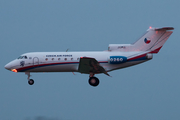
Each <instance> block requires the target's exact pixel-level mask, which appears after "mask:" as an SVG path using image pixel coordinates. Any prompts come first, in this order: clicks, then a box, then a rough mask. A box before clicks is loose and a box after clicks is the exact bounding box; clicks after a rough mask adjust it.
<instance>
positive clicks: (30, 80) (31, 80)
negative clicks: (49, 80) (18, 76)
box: [25, 72, 34, 85]
mask: <svg viewBox="0 0 180 120" xmlns="http://www.w3.org/2000/svg"><path fill="white" fill-rule="evenodd" d="M25 74H26V75H28V78H27V79H28V83H29V85H33V84H34V80H33V79H30V76H31V75H30V72H25Z"/></svg>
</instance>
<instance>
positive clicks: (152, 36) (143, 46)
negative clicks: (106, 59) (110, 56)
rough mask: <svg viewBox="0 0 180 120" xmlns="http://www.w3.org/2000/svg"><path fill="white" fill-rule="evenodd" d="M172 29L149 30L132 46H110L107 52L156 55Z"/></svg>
mask: <svg viewBox="0 0 180 120" xmlns="http://www.w3.org/2000/svg"><path fill="white" fill-rule="evenodd" d="M172 30H174V28H173V27H163V28H151V27H150V28H149V29H148V30H147V32H146V34H144V35H143V36H142V37H141V38H140V39H139V40H138V41H137V42H135V43H134V44H110V45H109V48H108V49H109V51H122V52H130V51H149V53H158V52H159V50H160V49H161V48H162V46H163V45H164V43H165V42H166V41H167V39H168V38H169V37H170V35H171V34H172V33H173V31H172Z"/></svg>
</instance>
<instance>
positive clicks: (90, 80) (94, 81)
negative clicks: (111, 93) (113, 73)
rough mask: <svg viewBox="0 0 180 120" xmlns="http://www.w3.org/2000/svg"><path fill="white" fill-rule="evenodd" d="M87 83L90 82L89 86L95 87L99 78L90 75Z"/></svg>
mask: <svg viewBox="0 0 180 120" xmlns="http://www.w3.org/2000/svg"><path fill="white" fill-rule="evenodd" d="M89 84H90V85H91V86H94V87H96V86H98V85H99V79H98V78H97V77H90V78H89Z"/></svg>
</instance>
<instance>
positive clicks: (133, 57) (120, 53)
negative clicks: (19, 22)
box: [5, 27, 174, 86]
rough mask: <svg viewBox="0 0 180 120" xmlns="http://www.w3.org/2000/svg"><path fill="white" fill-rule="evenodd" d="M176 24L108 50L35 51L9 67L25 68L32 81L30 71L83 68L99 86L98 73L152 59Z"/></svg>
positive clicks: (71, 70)
mask: <svg viewBox="0 0 180 120" xmlns="http://www.w3.org/2000/svg"><path fill="white" fill-rule="evenodd" d="M172 30H174V28H173V27H163V28H152V27H150V28H149V29H148V30H147V32H146V33H145V34H144V35H143V36H142V37H141V38H140V39H139V40H138V41H136V42H135V43H134V44H110V45H109V47H108V50H107V51H94V52H31V53H25V54H23V55H21V56H20V57H18V58H17V59H15V60H13V61H11V62H10V63H8V64H7V65H5V68H6V69H8V70H10V71H13V72H25V74H27V75H28V83H29V84H30V85H33V84H34V80H33V79H30V72H80V73H84V74H89V84H90V85H91V86H97V85H98V84H99V79H98V78H97V77H95V76H94V75H95V74H100V73H104V74H106V75H108V76H110V75H109V74H108V72H110V71H113V70H117V69H121V68H125V67H129V66H132V65H136V64H140V63H143V62H146V61H148V60H151V59H152V58H153V54H154V53H158V52H159V50H160V49H161V47H162V46H163V44H164V43H165V42H166V40H167V39H168V38H169V37H170V35H171V34H172V33H173V32H172Z"/></svg>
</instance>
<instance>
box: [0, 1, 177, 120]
mask: <svg viewBox="0 0 180 120" xmlns="http://www.w3.org/2000/svg"><path fill="white" fill-rule="evenodd" d="M179 5H180V1H179V0H158V1H157V0H129V1H128V0H111V1H109V0H12V1H10V0H0V41H1V43H0V51H1V59H0V72H1V74H0V119H1V120H35V119H36V120H40V119H41V120H42V119H43V118H45V120H46V119H51V120H52V119H53V120H57V119H58V120H170V119H171V120H179V119H180V114H179V111H180V79H179V78H180V77H179V76H180V73H179V59H180V54H179V45H180V40H179V35H180V33H179V31H180V15H179V11H180V8H179ZM149 26H152V27H174V28H175V30H174V33H173V34H172V35H171V36H170V38H169V39H168V41H167V42H166V43H165V45H164V46H163V48H162V49H161V51H160V52H159V53H158V54H157V55H154V58H153V59H152V60H151V61H148V62H145V63H142V64H139V65H137V66H133V67H129V68H125V69H121V70H116V71H112V72H110V73H109V74H110V75H111V76H112V77H108V76H106V75H104V74H100V75H96V77H98V78H99V79H100V85H99V86H98V87H92V86H90V85H89V84H88V78H89V75H87V74H80V73H75V74H76V75H73V73H32V74H31V75H32V76H31V78H33V79H34V80H35V84H34V85H33V86H30V85H28V82H27V76H26V75H25V74H24V73H13V72H10V71H8V70H6V69H5V68H4V65H5V64H7V63H8V62H10V61H12V60H13V59H16V58H17V57H19V56H20V55H21V54H23V53H27V52H36V51H38V52H39V51H66V50H67V49H69V51H102V50H107V49H108V45H109V44H129V43H133V42H135V41H136V40H137V39H138V38H139V37H140V36H141V35H142V34H143V33H145V32H146V30H147V29H148V28H149Z"/></svg>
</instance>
